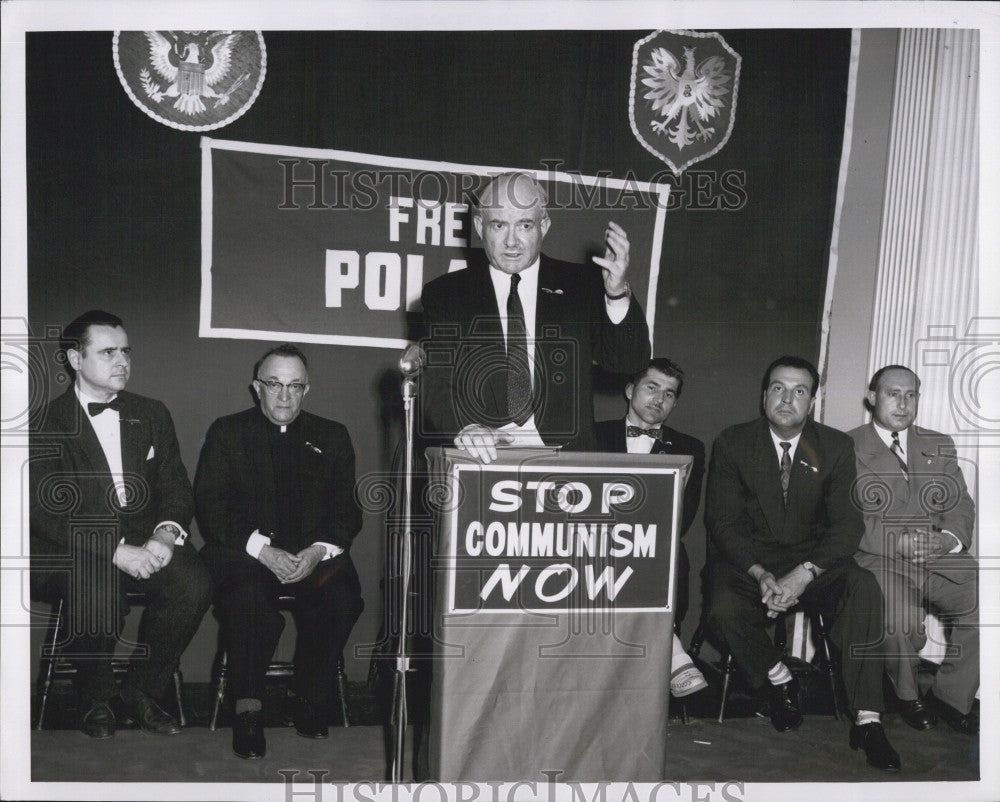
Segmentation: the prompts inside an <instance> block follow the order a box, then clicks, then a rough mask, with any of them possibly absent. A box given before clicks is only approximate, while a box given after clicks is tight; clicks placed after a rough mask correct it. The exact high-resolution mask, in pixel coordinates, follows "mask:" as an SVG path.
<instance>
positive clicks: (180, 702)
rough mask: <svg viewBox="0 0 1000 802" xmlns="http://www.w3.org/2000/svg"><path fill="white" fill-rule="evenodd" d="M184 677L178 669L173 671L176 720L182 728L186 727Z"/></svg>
mask: <svg viewBox="0 0 1000 802" xmlns="http://www.w3.org/2000/svg"><path fill="white" fill-rule="evenodd" d="M183 688H184V675H183V674H181V670H180V669H179V668H175V669H174V695H175V696H176V697H177V719H178V721H180V725H181V726H182V727H186V726H187V717H186V716H185V715H184V698H183V694H182V691H183Z"/></svg>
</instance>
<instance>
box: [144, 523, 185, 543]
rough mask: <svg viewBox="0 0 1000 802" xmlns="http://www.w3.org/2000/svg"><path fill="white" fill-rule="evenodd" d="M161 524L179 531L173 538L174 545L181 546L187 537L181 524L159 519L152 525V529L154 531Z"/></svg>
mask: <svg viewBox="0 0 1000 802" xmlns="http://www.w3.org/2000/svg"><path fill="white" fill-rule="evenodd" d="M161 526H173V527H175V528H176V529H177V531H178V532H179V533H180V534H178V535H177V537H175V538H174V545H175V546H183V545H184V543H185V541H186V540H187V539H188V533H187V532H185V531H184V527H183V526H181V525H180V524H179V523H177V521H160V522H159V523H158V524H157V525H156V526H154V527H153V531H154V532H155V531H156V530H157V529H159V528H160V527H161Z"/></svg>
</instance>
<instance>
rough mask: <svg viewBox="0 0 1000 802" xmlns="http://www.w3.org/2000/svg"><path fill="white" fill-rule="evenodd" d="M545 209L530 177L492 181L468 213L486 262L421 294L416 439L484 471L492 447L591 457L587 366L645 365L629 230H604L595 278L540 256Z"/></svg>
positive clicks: (585, 269)
mask: <svg viewBox="0 0 1000 802" xmlns="http://www.w3.org/2000/svg"><path fill="white" fill-rule="evenodd" d="M546 204H547V198H546V194H545V190H544V189H543V188H542V186H541V185H540V184H539V183H538V181H537V180H536V179H535V178H534V177H533V176H531V175H530V174H528V173H503V174H501V175H498V176H497V177H496V178H494V179H493V180H492V181H491V182H490V183H489V184H488V185H487V186H486V188H485V189H484V190H483V192H482V195H481V197H480V198H479V202H478V204H477V206H476V208H475V210H474V213H473V225H474V226H475V229H476V233H477V234H478V235H479V236H480V237H481V238H482V241H483V251H484V255H485V259H483V258H479V259H478V260H477V259H473V260H472V261H471V262H470V264H469V266H468V267H467V268H466V269H464V270H459V271H456V272H454V273H448V274H446V275H444V276H440V277H439V278H437V279H434V280H433V281H431V282H429V283H428V284H426V285H425V286H424V290H423V294H422V297H421V300H422V303H423V308H424V319H425V323H426V326H427V333H428V337H427V339H426V340H425V341H424V345H425V349H426V351H427V368H426V370H425V372H424V376H423V384H422V388H421V399H422V401H423V415H422V421H423V424H422V425H423V432H422V434H423V435H424V437H425V439H427V440H428V441H429V442H437V443H444V444H447V445H455V446H456V447H458V448H460V449H463V450H465V451H467V452H469V453H470V454H471V455H472V456H474V457H475V458H476V459H478V460H480V461H482V462H484V463H488V462H492V461H493V460H494V459H496V446H497V445H498V444H514V445H523V446H561V447H564V448H567V449H571V450H576V451H592V450H594V447H595V442H594V423H593V420H594V412H593V384H592V379H591V366H592V364H593V363H595V362H596V363H597V364H598V365H600V366H601V367H603V368H605V369H606V370H609V371H612V372H616V373H625V374H631V373H634V372H635V371H637V370H640V369H641V368H642V367H643V366H644V365H645V364H646V363H647V362H648V360H649V353H650V352H649V329H648V327H647V325H646V320H645V317H644V315H643V311H642V309H641V307H640V306H639V303H638V302H637V301H636V300H635V299H634V298H633V297H632V293H631V290H630V289H629V285H628V281H627V279H626V273H627V270H628V253H629V242H628V237H627V235H626V234H625V231H624V230H623V229H622V228H621V227H620V226H619V225H617V224H615V223H613V222H611V223H609V224H608V230H607V232H606V234H605V241H606V244H607V249H606V251H605V255H604V257H597V256H595V257H594V262H595V263H596V264H597V265H599V267H600V270H598V269H597V268H595V267H593V266H584V265H571V264H567V263H565V262H560V261H557V260H555V259H551V258H549V257H548V256H545V255H543V254H542V253H541V249H542V240H543V239H544V237H545V235H546V233H547V232H548V230H549V226H550V223H551V221H550V220H549V215H548V211H547V209H546ZM477 255H478V252H477Z"/></svg>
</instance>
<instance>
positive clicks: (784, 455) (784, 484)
mask: <svg viewBox="0 0 1000 802" xmlns="http://www.w3.org/2000/svg"><path fill="white" fill-rule="evenodd" d="M780 445H781V500H782V501H783V502H785V504H787V503H788V482H789V481H790V480H791V478H792V458H791V456H789V454H788V449H790V448H791V447H792V444H791V443H785V442H782V443H781V444H780Z"/></svg>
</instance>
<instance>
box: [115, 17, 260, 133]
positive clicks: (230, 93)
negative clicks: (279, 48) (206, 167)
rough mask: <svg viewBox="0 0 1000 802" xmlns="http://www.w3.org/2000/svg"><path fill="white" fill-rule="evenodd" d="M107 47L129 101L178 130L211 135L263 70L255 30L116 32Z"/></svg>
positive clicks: (241, 104) (247, 98) (249, 94)
mask: <svg viewBox="0 0 1000 802" xmlns="http://www.w3.org/2000/svg"><path fill="white" fill-rule="evenodd" d="M112 49H113V52H114V59H115V69H116V70H117V72H118V78H119V80H120V81H121V83H122V86H123V87H124V88H125V91H126V92H127V93H128V96H129V97H130V98H132V102H133V103H135V104H136V105H137V106H138V107H139V108H140V109H142V110H143V111H144V112H145V113H146V114H148V115H149V116H150V117H152V118H153V119H155V120H158V121H159V122H161V123H163V124H164V125H169V126H170V127H172V128H179V129H180V130H182V131H210V130H212V129H215V128H221V127H222V126H224V125H228V124H229V123H231V122H232V121H233V120H235V119H237V118H238V117H240V116H241V115H242V114H243V113H244V112H246V110H247V109H249V108H250V106H252V105H253V102H254V101H255V100H256V99H257V95H258V94H259V93H260V88H261V86H262V85H263V83H264V75H265V72H266V68H267V51H266V50H265V49H264V37H263V35H262V34H261V33H260V32H259V31H116V32H115V36H114V42H113V46H112Z"/></svg>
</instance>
